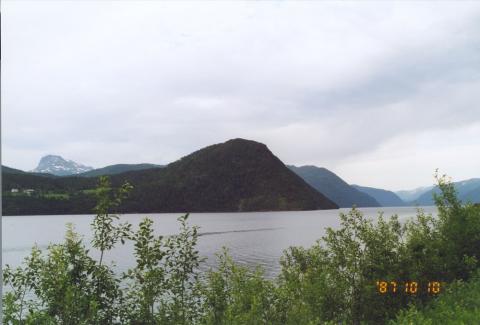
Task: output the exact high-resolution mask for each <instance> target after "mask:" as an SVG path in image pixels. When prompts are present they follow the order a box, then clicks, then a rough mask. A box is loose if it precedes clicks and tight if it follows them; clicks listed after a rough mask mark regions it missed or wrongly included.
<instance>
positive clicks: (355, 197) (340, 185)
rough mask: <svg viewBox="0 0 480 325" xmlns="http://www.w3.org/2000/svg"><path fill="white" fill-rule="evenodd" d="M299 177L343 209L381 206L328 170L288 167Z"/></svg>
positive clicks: (313, 167) (314, 167)
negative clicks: (354, 206)
mask: <svg viewBox="0 0 480 325" xmlns="http://www.w3.org/2000/svg"><path fill="white" fill-rule="evenodd" d="M288 168H290V169H291V170H292V171H293V172H295V173H296V174H297V175H298V176H300V177H301V178H303V179H304V180H305V181H306V182H307V183H308V184H310V185H311V186H312V187H313V188H315V189H316V190H317V191H319V192H320V193H323V194H324V195H325V196H326V197H328V198H329V199H330V200H332V201H333V202H335V203H336V204H338V206H339V207H341V208H351V207H352V206H353V205H356V206H357V207H379V206H380V204H379V203H378V202H377V201H375V199H374V198H372V197H371V196H369V195H368V194H365V193H362V192H360V191H358V190H357V189H355V188H353V187H352V186H350V185H349V184H347V183H346V182H345V181H344V180H343V179H341V178H340V177H338V176H337V175H336V174H334V173H332V172H331V171H329V170H328V169H326V168H320V167H316V166H302V167H295V166H288Z"/></svg>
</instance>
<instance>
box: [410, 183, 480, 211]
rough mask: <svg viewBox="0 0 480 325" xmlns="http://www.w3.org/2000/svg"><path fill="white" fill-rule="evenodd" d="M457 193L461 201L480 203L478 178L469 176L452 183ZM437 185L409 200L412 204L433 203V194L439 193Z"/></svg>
mask: <svg viewBox="0 0 480 325" xmlns="http://www.w3.org/2000/svg"><path fill="white" fill-rule="evenodd" d="M453 185H454V187H455V190H456V191H457V193H458V198H459V199H460V200H461V201H463V202H465V203H466V202H471V203H480V178H471V179H467V180H463V181H459V182H454V183H453ZM439 192H440V190H439V189H438V186H435V187H432V189H430V190H429V191H427V192H425V193H423V194H422V195H420V196H419V197H418V198H417V199H415V200H413V201H412V202H410V203H411V204H412V205H433V204H434V201H433V194H434V193H437V194H438V193H439Z"/></svg>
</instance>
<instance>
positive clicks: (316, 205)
mask: <svg viewBox="0 0 480 325" xmlns="http://www.w3.org/2000/svg"><path fill="white" fill-rule="evenodd" d="M3 176H4V183H3V189H4V191H7V192H8V191H9V186H10V187H12V186H15V188H20V189H25V188H31V189H34V190H35V192H34V194H32V196H30V197H27V196H15V195H8V196H5V197H4V200H3V207H4V210H3V211H4V213H5V214H6V215H12V214H17V215H20V214H59V213H62V214H68V213H72V214H73V213H76V214H78V213H91V211H92V208H93V207H94V203H95V202H94V199H93V197H92V196H91V193H92V191H91V189H93V188H94V186H95V184H96V182H97V179H96V178H95V177H78V176H76V177H72V176H70V177H55V178H46V177H39V176H35V175H29V174H27V175H20V174H10V175H9V174H4V175H3ZM110 178H111V180H112V185H113V186H120V185H121V184H122V183H123V182H125V181H128V182H130V183H131V184H132V185H133V186H134V189H133V191H132V193H131V194H130V196H129V198H128V199H127V200H126V201H125V202H124V204H123V205H122V206H121V207H119V209H118V212H123V213H129V212H130V213H134V212H138V213H140V212H143V213H149V212H151V213H153V212H236V211H288V210H315V209H336V208H338V206H337V205H336V204H335V203H333V202H332V201H331V200H329V199H328V198H326V197H325V196H324V195H322V194H321V193H319V192H317V191H316V190H315V189H313V188H312V187H311V186H309V185H308V184H307V183H305V181H304V180H302V179H301V178H300V177H299V176H297V175H296V174H295V173H293V172H292V171H291V170H289V169H288V168H287V167H286V166H285V165H284V164H283V163H282V162H281V161H280V160H279V159H278V158H277V157H275V156H274V155H273V154H272V153H271V152H270V150H268V148H267V147H266V146H265V145H264V144H261V143H258V142H254V141H248V140H243V139H234V140H230V141H227V142H225V143H221V144H216V145H212V146H209V147H206V148H204V149H201V150H199V151H196V152H194V153H192V154H190V155H188V156H186V157H183V158H182V159H180V160H178V161H176V162H174V163H171V164H169V165H168V166H166V167H165V168H153V169H144V170H138V171H129V172H125V173H121V174H115V175H112V176H111V177H110ZM79 202H80V203H79Z"/></svg>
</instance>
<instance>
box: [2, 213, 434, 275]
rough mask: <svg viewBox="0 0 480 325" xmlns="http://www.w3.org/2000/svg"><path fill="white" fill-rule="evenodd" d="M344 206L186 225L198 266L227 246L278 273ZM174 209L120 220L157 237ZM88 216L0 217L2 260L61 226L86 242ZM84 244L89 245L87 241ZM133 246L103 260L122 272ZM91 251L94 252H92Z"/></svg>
mask: <svg viewBox="0 0 480 325" xmlns="http://www.w3.org/2000/svg"><path fill="white" fill-rule="evenodd" d="M423 209H424V210H425V212H427V213H432V214H436V208H435V207H424V208H423ZM360 210H362V211H363V212H364V213H365V215H366V216H369V217H375V216H377V215H378V213H379V211H383V212H384V215H385V216H390V215H393V214H397V215H398V216H399V218H400V220H405V219H406V218H408V217H412V216H414V215H415V214H416V208H411V207H400V208H362V209H360ZM340 211H342V212H346V211H348V209H340V210H320V211H299V212H297V211H295V212H256V213H194V214H191V215H190V218H189V223H190V224H191V225H197V226H199V227H200V230H199V235H200V236H199V240H198V250H199V251H200V254H201V255H202V256H204V257H206V258H207V260H206V262H205V264H204V265H203V267H202V269H207V268H209V267H212V266H214V265H215V253H217V252H219V251H220V249H221V248H222V247H227V248H228V249H229V251H230V254H231V255H232V257H233V258H234V260H235V261H237V262H238V263H241V264H246V265H251V266H256V265H260V266H262V267H263V268H264V269H265V271H266V274H267V275H268V276H273V275H275V274H277V273H278V271H279V263H278V262H279V259H280V256H281V255H282V253H283V250H285V249H286V248H288V247H289V246H305V247H308V246H310V245H312V244H313V243H314V242H315V241H316V240H317V239H319V238H321V237H322V236H323V235H324V234H325V227H332V228H336V227H338V226H339V224H340V219H339V217H338V215H339V212H340ZM179 216H180V214H179V213H175V214H172V213H167V214H126V215H122V216H121V220H122V221H125V220H128V221H129V222H131V223H132V224H133V225H134V226H135V227H134V229H135V228H136V226H137V225H138V223H139V222H140V221H141V219H143V218H144V217H149V218H151V219H153V220H154V221H155V224H154V228H155V230H156V232H157V234H159V235H171V234H175V233H176V232H177V230H178V228H179V224H178V222H177V220H176V219H177V218H178V217H179ZM92 219H93V216H92V215H63V216H18V217H3V220H2V222H3V232H2V244H3V264H4V265H5V264H10V265H12V266H16V265H19V264H20V263H21V261H22V260H23V258H24V257H25V256H26V255H28V253H29V251H30V248H31V247H32V246H33V245H34V244H37V245H38V246H39V248H40V249H45V248H46V247H48V244H49V243H58V242H61V241H62V240H63V236H64V234H65V229H66V228H65V225H66V224H67V223H69V222H71V223H73V224H74V225H75V230H76V231H77V232H78V233H80V234H81V235H82V236H83V238H84V240H85V242H86V243H87V244H89V242H90V240H91V234H90V224H91V222H92ZM87 246H89V245H87ZM132 251H133V245H131V244H130V243H127V244H125V245H123V246H122V245H119V246H118V247H117V248H116V249H114V250H113V251H111V252H108V253H107V259H109V260H110V261H115V262H116V263H115V264H116V268H117V270H118V271H125V270H126V269H128V268H130V267H132V266H133V265H134V262H135V261H134V259H133V256H132ZM92 254H93V255H96V254H97V252H95V251H93V250H92Z"/></svg>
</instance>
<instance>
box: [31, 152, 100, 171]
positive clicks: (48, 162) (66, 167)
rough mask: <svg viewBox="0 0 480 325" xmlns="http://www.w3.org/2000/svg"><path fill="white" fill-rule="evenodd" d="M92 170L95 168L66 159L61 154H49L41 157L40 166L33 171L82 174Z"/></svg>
mask: <svg viewBox="0 0 480 325" xmlns="http://www.w3.org/2000/svg"><path fill="white" fill-rule="evenodd" d="M90 170H93V168H92V167H88V166H85V165H82V164H79V163H76V162H74V161H72V160H65V159H63V158H62V157H60V156H55V155H47V156H44V157H42V159H40V162H39V163H38V166H37V167H36V168H35V169H34V170H32V172H35V173H47V174H53V175H57V176H66V175H75V174H80V173H84V172H88V171H90Z"/></svg>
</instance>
